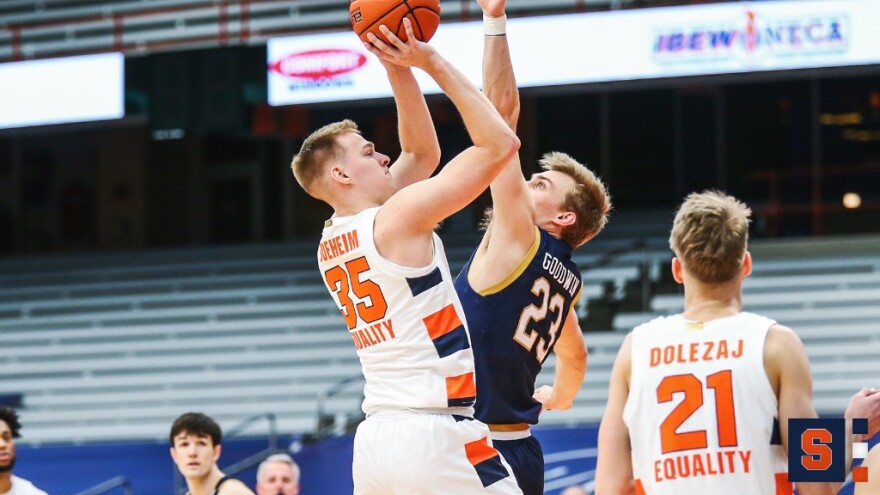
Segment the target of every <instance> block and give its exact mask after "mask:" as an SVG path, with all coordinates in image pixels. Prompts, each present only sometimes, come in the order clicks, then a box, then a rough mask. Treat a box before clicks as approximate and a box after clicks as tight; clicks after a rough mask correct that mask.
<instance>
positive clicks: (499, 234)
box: [468, 0, 535, 291]
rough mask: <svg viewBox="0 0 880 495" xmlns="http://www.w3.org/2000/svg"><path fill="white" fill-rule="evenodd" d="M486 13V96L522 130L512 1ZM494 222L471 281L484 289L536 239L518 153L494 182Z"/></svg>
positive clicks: (497, 2)
mask: <svg viewBox="0 0 880 495" xmlns="http://www.w3.org/2000/svg"><path fill="white" fill-rule="evenodd" d="M477 2H478V3H479V4H480V7H482V9H483V19H484V20H483V23H484V28H485V31H486V34H485V35H484V36H483V92H484V93H485V94H486V96H487V97H488V98H489V101H491V102H492V104H493V105H494V106H495V108H497V109H498V112H499V113H500V114H501V116H502V117H503V118H504V120H505V122H507V124H508V125H509V126H510V127H511V129H514V130H516V125H517V121H518V120H519V111H520V100H519V90H518V89H517V86H516V77H515V75H514V72H513V63H512V62H511V58H510V48H509V46H508V43H507V35H506V33H505V34H501V33H500V32H499V31H501V30H502V29H506V28H503V26H505V25H506V17H505V14H504V8H505V5H506V0H477ZM490 190H491V192H492V208H493V213H492V222H491V224H490V225H489V228H488V230H487V232H486V235H485V236H484V238H483V242H482V243H480V249H479V250H478V251H477V254H476V256H475V257H474V261H473V263H472V264H471V268H470V272H469V273H468V280H469V281H470V283H471V286H472V287H473V288H474V289H475V290H477V291H480V290H483V289H486V288H489V287H491V286H494V285H496V284H497V283H498V282H500V281H502V280H504V279H505V278H506V277H507V276H508V275H509V274H510V273H511V272H512V271H513V270H514V269H516V267H517V265H519V263H520V261H521V260H522V258H523V256H525V254H526V253H527V252H528V251H529V248H530V247H531V246H532V243H533V242H534V241H535V228H534V224H535V217H534V212H533V206H532V202H531V198H530V197H529V192H528V189H527V186H526V182H525V180H524V179H523V174H522V165H521V163H520V159H519V156H518V155H515V156H514V157H513V158H512V159H511V160H510V161H509V162H508V163H507V165H506V166H505V167H504V170H502V171H501V173H500V174H498V177H497V178H496V179H495V180H494V181H492V185H491V189H490Z"/></svg>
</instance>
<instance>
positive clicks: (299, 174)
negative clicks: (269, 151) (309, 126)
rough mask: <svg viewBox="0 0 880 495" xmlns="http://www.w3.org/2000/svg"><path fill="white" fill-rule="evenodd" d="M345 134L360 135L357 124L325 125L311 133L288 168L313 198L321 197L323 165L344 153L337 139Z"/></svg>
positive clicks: (345, 121)
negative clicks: (354, 133) (353, 133)
mask: <svg viewBox="0 0 880 495" xmlns="http://www.w3.org/2000/svg"><path fill="white" fill-rule="evenodd" d="M347 132H356V133H358V134H360V130H358V126H357V124H355V123H354V122H352V121H351V120H348V119H346V120H343V121H340V122H334V123H332V124H327V125H325V126H324V127H322V128H320V129H318V130H317V131H315V132H313V133H311V134H310V135H309V137H307V138H306V140H305V141H304V142H303V145H302V147H301V148H300V149H299V153H297V154H296V155H295V156H294V157H293V161H292V162H291V164H290V168H291V169H292V170H293V176H294V177H296V181H297V182H298V183H299V185H300V186H301V187H302V188H303V189H305V191H306V192H307V193H309V194H310V195H311V196H313V197H316V198H317V197H319V196H320V195H321V188H320V184H319V183H320V180H321V177H322V176H323V172H324V165H326V164H327V162H328V161H329V160H331V159H334V158H339V157H341V156H342V154H343V153H344V152H345V150H343V149H342V146H340V144H339V142H338V141H337V138H338V137H339V136H341V135H343V134H345V133H347Z"/></svg>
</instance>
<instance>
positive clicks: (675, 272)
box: [672, 257, 684, 284]
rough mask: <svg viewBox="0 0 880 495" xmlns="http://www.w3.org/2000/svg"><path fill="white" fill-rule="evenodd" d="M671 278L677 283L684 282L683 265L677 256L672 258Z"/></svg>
mask: <svg viewBox="0 0 880 495" xmlns="http://www.w3.org/2000/svg"><path fill="white" fill-rule="evenodd" d="M672 278H673V279H675V281H676V282H678V283H679V284H683V283H684V267H683V266H682V265H681V260H679V259H678V258H677V257H673V258H672Z"/></svg>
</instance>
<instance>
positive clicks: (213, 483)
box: [186, 464, 223, 495]
mask: <svg viewBox="0 0 880 495" xmlns="http://www.w3.org/2000/svg"><path fill="white" fill-rule="evenodd" d="M221 479H223V472H222V471H220V469H219V468H218V467H217V465H216V464H215V465H214V468H213V469H212V470H211V472H210V473H208V475H207V476H205V477H203V478H187V479H186V486H187V488H189V494H190V495H213V493H214V488H216V487H217V483H218V482H219V481H220V480H221Z"/></svg>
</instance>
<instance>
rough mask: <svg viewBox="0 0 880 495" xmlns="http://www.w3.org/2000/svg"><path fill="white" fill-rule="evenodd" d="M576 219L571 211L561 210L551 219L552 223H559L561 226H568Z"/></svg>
mask: <svg viewBox="0 0 880 495" xmlns="http://www.w3.org/2000/svg"><path fill="white" fill-rule="evenodd" d="M576 221H577V215H575V213H574V212H573V211H563V212H561V213H559V214H558V215H556V218H554V219H553V223H555V224H556V225H559V226H561V227H568V226H569V225H574V223H575V222H576Z"/></svg>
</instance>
